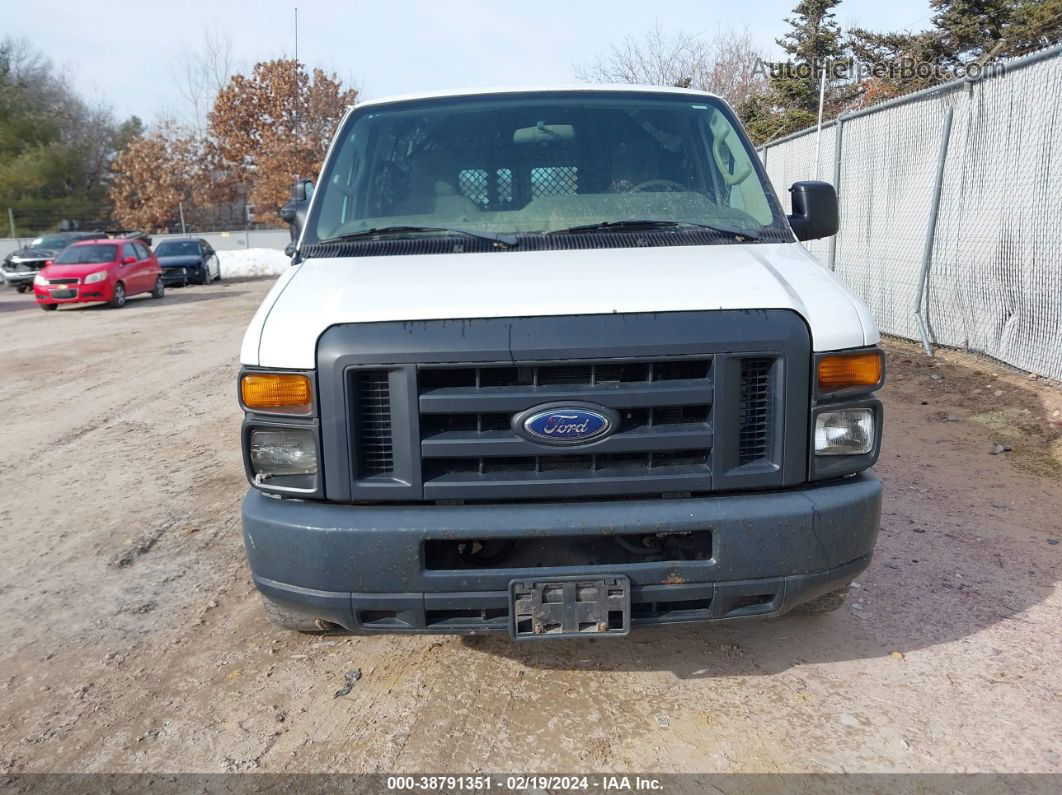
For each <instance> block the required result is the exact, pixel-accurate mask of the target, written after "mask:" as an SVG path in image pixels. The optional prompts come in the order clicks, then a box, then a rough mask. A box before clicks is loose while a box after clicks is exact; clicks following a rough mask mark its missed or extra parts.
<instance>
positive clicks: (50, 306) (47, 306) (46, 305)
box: [40, 304, 59, 312]
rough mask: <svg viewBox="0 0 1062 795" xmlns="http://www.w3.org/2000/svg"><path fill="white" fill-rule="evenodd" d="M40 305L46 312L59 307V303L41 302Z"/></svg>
mask: <svg viewBox="0 0 1062 795" xmlns="http://www.w3.org/2000/svg"><path fill="white" fill-rule="evenodd" d="M40 307H41V309H43V310H44V311H45V312H53V311H55V310H56V309H58V308H59V304H41V305H40Z"/></svg>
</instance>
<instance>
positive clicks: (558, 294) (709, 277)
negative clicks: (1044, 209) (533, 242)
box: [240, 243, 878, 369]
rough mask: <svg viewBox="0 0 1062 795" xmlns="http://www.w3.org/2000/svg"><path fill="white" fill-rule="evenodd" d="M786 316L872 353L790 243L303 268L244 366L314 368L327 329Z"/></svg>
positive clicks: (833, 345) (848, 301)
mask: <svg viewBox="0 0 1062 795" xmlns="http://www.w3.org/2000/svg"><path fill="white" fill-rule="evenodd" d="M712 309H790V310H793V311H795V312H797V313H799V314H800V315H801V316H802V317H803V318H804V320H805V321H806V322H807V324H808V327H809V328H810V330H811V338H812V344H813V346H814V349H815V350H817V351H823V350H838V349H843V348H854V347H859V346H862V345H871V344H874V343H876V342H877V341H878V332H877V328H876V327H875V325H874V320H873V318H872V317H871V316H870V313H869V311H868V310H867V308H866V307H865V306H864V305H863V303H862V302H861V301H860V300H859V299H858V298H857V297H856V296H855V295H854V294H853V293H852V292H851V291H850V290H849V289H848V288H847V287H845V286H844V285H843V284H842V283H841V282H840V281H839V280H838V279H837V278H836V277H835V276H834V275H833V274H832V273H831V272H830V271H828V270H826V269H825V268H823V267H822V266H821V265H820V264H819V263H818V261H817V260H815V258H814V257H812V256H811V254H809V253H808V251H807V250H806V249H805V248H804V247H803V246H801V245H800V244H798V243H781V244H764V243H755V244H745V245H714V246H672V247H664V248H635V249H617V248H601V249H590V250H576V251H508V252H503V253H502V252H500V253H489V254H487V253H465V254H446V255H442V256H431V255H410V256H391V257H340V258H323V259H316V258H315V259H309V260H306V261H305V262H303V263H301V264H299V265H295V266H293V267H291V268H289V269H288V270H286V271H285V272H284V273H283V274H282V275H281V276H280V278H279V279H278V280H277V282H276V284H274V285H273V289H272V290H271V291H270V293H269V295H268V296H266V299H265V300H264V301H263V302H262V306H261V307H259V309H258V312H257V313H256V314H255V316H254V319H253V320H252V322H251V325H250V326H249V327H248V329H247V333H246V335H245V336H244V341H243V349H242V351H241V356H240V358H241V361H242V362H243V364H245V365H258V366H263V367H290V368H298V369H312V368H313V367H315V366H316V350H317V338H318V337H319V336H320V335H321V333H322V332H323V331H324V330H325V329H327V328H329V327H330V326H333V325H336V324H341V323H367V322H374V321H389V320H394V321H402V320H445V319H472V318H484V317H529V316H542V315H597V314H613V313H617V312H677V311H688V310H712Z"/></svg>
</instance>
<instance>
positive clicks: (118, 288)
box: [107, 282, 125, 309]
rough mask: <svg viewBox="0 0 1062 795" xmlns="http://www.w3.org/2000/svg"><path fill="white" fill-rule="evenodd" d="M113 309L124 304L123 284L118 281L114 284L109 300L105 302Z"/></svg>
mask: <svg viewBox="0 0 1062 795" xmlns="http://www.w3.org/2000/svg"><path fill="white" fill-rule="evenodd" d="M107 303H108V304H110V305H111V306H113V307H114V308H115V309H121V308H122V307H123V306H125V285H124V284H122V283H121V282H118V283H117V284H116V285H114V293H113V294H112V295H111V300H110V301H108V302H107Z"/></svg>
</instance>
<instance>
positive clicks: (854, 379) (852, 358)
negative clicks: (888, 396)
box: [819, 350, 883, 392]
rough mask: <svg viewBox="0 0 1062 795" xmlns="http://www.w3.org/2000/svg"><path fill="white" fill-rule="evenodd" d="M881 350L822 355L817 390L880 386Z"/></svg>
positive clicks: (827, 390) (873, 387)
mask: <svg viewBox="0 0 1062 795" xmlns="http://www.w3.org/2000/svg"><path fill="white" fill-rule="evenodd" d="M882 367H883V362H882V354H881V351H877V350H875V351H860V352H859V353H840V354H833V355H830V356H823V357H822V358H821V359H819V391H820V392H837V391H840V390H842V389H868V390H870V389H876V388H877V387H879V386H881V375H882Z"/></svg>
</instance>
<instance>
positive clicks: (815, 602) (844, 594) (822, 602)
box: [793, 585, 852, 615]
mask: <svg viewBox="0 0 1062 795" xmlns="http://www.w3.org/2000/svg"><path fill="white" fill-rule="evenodd" d="M851 590H852V587H851V586H850V585H846V586H844V587H843V588H838V589H837V590H836V591H830V592H829V593H827V594H823V595H822V596H820V597H818V598H817V599H812V600H811V601H810V602H805V603H804V604H802V605H797V606H796V607H795V608H794V609H793V612H794V613H803V614H805V615H825V614H826V613H832V612H833V611H834V610H837V609H838V608H840V607H841V606H842V605H843V604H844V603H845V602H847V601H848V594H849V593H850V592H851Z"/></svg>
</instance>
